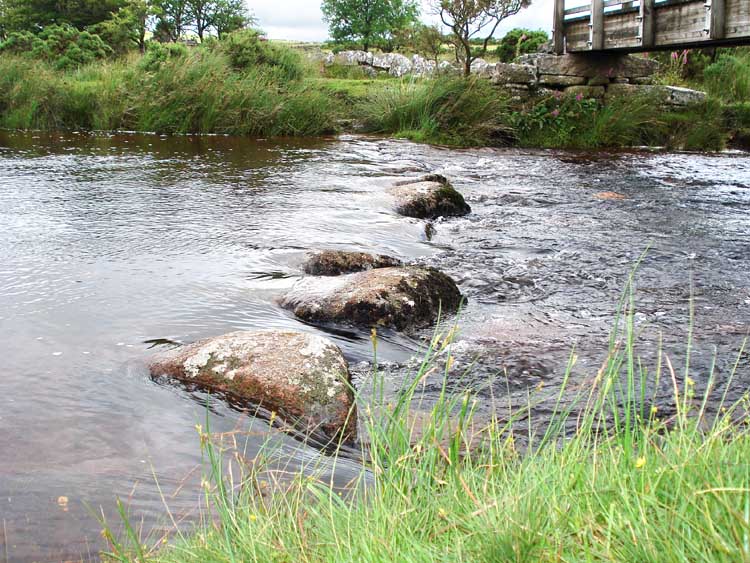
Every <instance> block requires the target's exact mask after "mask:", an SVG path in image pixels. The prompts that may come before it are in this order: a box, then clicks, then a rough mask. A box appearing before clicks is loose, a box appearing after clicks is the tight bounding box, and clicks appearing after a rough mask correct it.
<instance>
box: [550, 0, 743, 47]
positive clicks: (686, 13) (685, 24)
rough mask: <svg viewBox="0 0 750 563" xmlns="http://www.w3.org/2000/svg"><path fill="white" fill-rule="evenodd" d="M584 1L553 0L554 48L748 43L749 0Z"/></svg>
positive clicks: (706, 45) (702, 45)
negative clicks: (571, 5) (571, 2)
mask: <svg viewBox="0 0 750 563" xmlns="http://www.w3.org/2000/svg"><path fill="white" fill-rule="evenodd" d="M584 1H586V0H581V1H580V2H578V4H579V5H577V6H574V7H571V8H568V9H566V7H565V4H566V1H565V0H555V18H554V40H553V41H554V49H555V52H556V53H557V54H562V53H564V52H569V53H572V52H582V51H610V50H611V51H621V52H637V51H649V50H660V49H661V50H664V49H674V50H676V49H682V48H692V47H711V46H720V45H743V44H750V0H590V1H589V2H586V3H585V4H582V2H584Z"/></svg>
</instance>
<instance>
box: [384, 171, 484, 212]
mask: <svg viewBox="0 0 750 563" xmlns="http://www.w3.org/2000/svg"><path fill="white" fill-rule="evenodd" d="M389 193H390V194H391V195H393V196H394V197H395V198H396V211H397V212H398V213H399V214H401V215H404V216H405V217H414V218H416V219H436V218H438V217H457V216H461V215H467V214H469V213H471V207H470V206H469V204H468V203H466V200H464V197H463V196H462V195H461V194H460V193H459V192H458V191H456V189H455V188H454V187H453V186H452V185H451V183H450V182H449V181H448V179H447V178H445V176H441V175H440V174H428V175H426V176H422V177H420V178H414V179H411V180H402V181H400V182H397V183H396V184H395V185H394V186H393V187H392V188H390V189H389Z"/></svg>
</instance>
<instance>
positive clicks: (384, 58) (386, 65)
mask: <svg viewBox="0 0 750 563" xmlns="http://www.w3.org/2000/svg"><path fill="white" fill-rule="evenodd" d="M371 65H372V66H373V67H374V68H376V69H377V70H382V71H386V72H388V74H390V75H391V76H395V77H397V78H400V77H401V76H404V75H406V74H409V73H410V72H411V71H412V70H413V68H414V65H413V63H412V61H411V59H410V58H408V57H405V56H404V55H400V54H398V53H386V54H383V55H376V56H374V57H373V59H372V63H371Z"/></svg>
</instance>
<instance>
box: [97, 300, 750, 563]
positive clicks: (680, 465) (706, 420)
mask: <svg viewBox="0 0 750 563" xmlns="http://www.w3.org/2000/svg"><path fill="white" fill-rule="evenodd" d="M620 326H622V327H624V328H623V329H622V330H621V331H620V332H619V333H617V334H614V335H613V338H612V346H611V349H610V351H609V354H608V356H607V359H606V362H605V363H604V365H603V366H602V368H601V370H600V371H599V372H598V373H597V374H592V377H591V379H590V381H589V382H588V383H587V384H586V385H585V388H582V389H581V390H580V392H579V393H578V394H577V396H578V399H577V401H576V402H575V403H574V404H572V405H571V403H569V402H568V401H565V400H559V401H558V402H557V406H556V407H555V409H554V415H553V416H552V418H551V420H549V422H548V424H546V425H537V424H536V423H534V422H533V420H530V419H528V416H529V413H530V410H531V408H530V409H527V410H522V411H518V412H515V413H504V415H503V416H504V417H505V419H504V420H502V421H501V420H500V419H493V420H492V421H490V422H489V423H488V424H486V425H484V426H483V427H482V428H477V424H476V421H474V420H473V418H474V410H475V408H476V406H477V404H476V399H475V398H474V397H472V395H471V394H470V393H466V394H463V395H460V396H457V397H448V396H443V397H442V398H441V399H440V400H439V401H438V402H437V404H436V406H435V407H434V408H433V409H432V412H431V413H430V417H429V421H430V422H429V423H428V424H427V425H426V426H424V427H421V428H420V430H419V431H417V430H416V427H415V425H414V419H413V418H412V417H411V416H410V414H409V413H410V411H411V407H412V406H413V403H414V402H415V401H416V400H418V399H417V396H418V389H419V386H420V381H421V380H422V379H423V377H425V375H426V374H427V373H428V372H430V370H432V369H433V367H434V365H435V360H436V358H437V357H438V356H445V355H450V348H451V339H450V335H449V334H442V335H438V336H436V337H435V338H434V339H433V341H432V343H431V346H430V349H429V350H428V351H427V353H426V355H425V361H424V363H423V365H422V366H421V367H420V368H419V370H418V372H417V373H416V374H415V378H414V384H413V385H412V386H411V387H410V388H409V389H406V390H404V391H403V392H402V394H401V395H400V397H399V399H398V400H397V401H396V402H395V403H394V404H391V405H379V406H374V407H372V408H370V409H366V412H365V413H364V414H363V415H362V417H361V418H362V419H363V421H364V423H365V425H366V432H367V435H369V437H370V438H369V447H367V448H366V450H365V452H364V453H363V454H362V457H363V459H362V462H363V465H364V467H365V468H366V469H363V471H362V474H361V476H360V480H359V481H358V482H355V483H353V488H354V489H356V490H357V491H358V492H357V493H356V494H355V495H353V496H352V497H350V498H347V496H346V495H344V496H343V497H342V496H341V495H340V494H337V493H336V492H334V491H333V490H332V489H331V487H330V486H329V484H328V483H326V482H319V481H318V480H316V479H314V478H311V477H309V476H308V477H304V476H302V475H299V476H297V477H295V478H293V479H291V480H290V481H289V482H286V483H285V484H284V485H278V486H277V488H276V493H275V494H268V488H267V485H268V483H267V479H268V475H267V474H266V473H265V471H264V469H265V465H264V461H263V460H262V459H261V458H257V459H255V460H252V461H249V462H247V463H243V464H242V470H243V471H242V473H241V474H238V473H237V468H236V466H235V471H234V472H228V471H227V470H226V465H224V464H223V462H222V457H223V456H222V452H221V451H220V448H219V446H218V445H217V444H216V443H215V442H214V441H213V440H212V437H211V436H210V434H208V433H201V444H202V446H203V448H204V453H205V454H206V477H205V488H206V503H207V506H206V514H207V516H206V521H205V522H204V523H203V524H202V525H200V526H199V527H198V528H197V529H196V530H194V531H192V532H190V533H187V534H186V535H180V534H178V535H176V536H174V537H172V538H171V539H170V543H169V545H168V546H166V547H165V546H163V545H162V544H161V542H157V543H158V546H157V547H156V548H154V549H150V548H149V546H148V544H144V543H141V542H140V540H139V538H138V537H137V536H136V534H135V533H134V532H132V530H131V533H130V535H128V534H126V535H125V538H124V539H123V540H122V541H120V540H115V539H114V536H113V535H112V534H110V539H112V553H111V555H110V558H111V559H112V560H117V561H133V560H137V561H143V562H145V561H151V562H158V563H171V562H174V563H177V562H179V563H185V562H196V563H198V562H200V563H204V562H205V563H207V562H229V561H243V562H254V561H257V562H268V561H275V562H298V561H300V562H311V563H312V562H315V563H329V562H339V561H340V562H351V561H373V562H375V561H383V562H386V561H388V562H390V561H403V562H425V563H426V562H433V561H446V562H447V561H456V562H458V561H467V562H469V561H470V562H474V563H476V562H486V563H499V562H519V563H520V562H529V563H531V562H538V561H567V562H585V561H591V562H593V561H610V562H613V563H614V562H624V561H627V562H631V561H632V562H636V561H637V562H639V563H641V562H650V561H651V562H659V563H664V562H673V561H674V562H678V561H679V562H695V561H712V562H713V561H716V562H727V563H729V562H738V561H750V461H749V460H750V436H748V434H747V425H746V424H745V422H747V418H746V417H747V411H746V409H747V404H746V402H744V403H742V404H739V405H728V404H724V399H723V398H722V396H725V395H724V394H725V390H724V388H722V387H719V386H717V385H716V380H715V374H713V373H706V374H702V375H704V376H705V377H706V380H705V381H703V380H702V382H703V383H705V382H706V381H707V390H706V395H705V396H697V395H696V392H695V383H694V382H693V380H692V379H690V378H689V377H688V376H687V375H685V374H688V373H690V370H689V369H688V367H687V366H680V367H678V366H672V364H671V362H670V361H669V359H668V358H667V357H666V356H665V355H660V359H659V361H658V363H657V365H655V366H652V367H651V369H650V370H648V371H647V370H646V368H645V367H644V366H643V365H642V364H641V362H640V361H639V359H638V358H637V356H636V354H635V339H636V336H635V329H634V325H633V315H632V311H629V312H628V313H627V314H626V315H625V316H624V318H623V319H622V322H621V323H620ZM573 362H574V359H571V365H572V364H573ZM736 368H737V366H735V369H736ZM567 380H568V378H567V376H566V378H565V381H567ZM659 380H661V381H662V382H666V383H667V386H668V387H669V388H671V389H672V394H673V397H672V400H671V402H669V403H668V404H665V403H664V402H663V401H662V402H661V403H658V404H657V403H656V401H655V400H654V398H653V397H652V394H651V393H652V391H651V390H652V389H653V388H654V385H655V386H656V387H658V386H659V385H658V382H659ZM726 385H727V388H728V386H730V385H731V378H730V380H729V381H728V382H727V384H726ZM569 391H572V390H566V389H565V384H564V385H563V388H562V389H561V390H560V392H559V393H560V395H559V396H560V397H561V398H562V397H564V396H567V395H568V392H569ZM709 397H710V401H709ZM533 403H534V398H533V397H532V398H530V401H529V404H530V407H531V406H532V405H533ZM709 404H710V405H711V408H710V409H709V408H708V407H707V405H709ZM709 411H711V412H712V413H715V414H709ZM373 413H377V414H373ZM566 427H567V430H563V429H564V428H566ZM571 428H574V430H572V431H571ZM524 429H525V430H524ZM529 434H531V436H532V437H531V439H530V440H525V439H524V440H523V442H522V441H521V440H519V438H520V437H521V436H525V437H528V435H529ZM522 443H530V444H531V445H530V446H522V445H521V444H522ZM366 474H367V475H366Z"/></svg>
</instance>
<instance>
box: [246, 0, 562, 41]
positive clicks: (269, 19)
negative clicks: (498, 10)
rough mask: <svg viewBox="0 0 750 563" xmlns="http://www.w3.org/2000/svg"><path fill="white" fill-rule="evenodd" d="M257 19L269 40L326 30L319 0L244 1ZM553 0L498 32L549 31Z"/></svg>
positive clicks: (541, 1)
mask: <svg viewBox="0 0 750 563" xmlns="http://www.w3.org/2000/svg"><path fill="white" fill-rule="evenodd" d="M246 1H247V3H248V5H249V6H250V9H251V10H252V11H253V12H254V13H255V16H256V17H257V18H258V23H259V24H260V27H261V28H263V30H265V32H266V33H267V34H268V36H269V37H270V38H271V39H294V40H297V41H323V40H325V39H326V38H327V37H328V30H327V26H326V24H325V22H324V21H323V15H322V14H321V12H320V2H321V0H246ZM423 3H424V4H425V6H424V9H423V19H424V20H425V21H428V22H434V23H437V22H435V21H434V20H431V19H430V16H429V9H428V6H427V4H428V3H427V1H426V0H424V2H423ZM552 3H553V0H532V4H531V7H529V8H526V9H525V10H523V11H522V12H521V13H520V14H518V15H516V16H514V17H512V18H508V19H507V20H506V21H504V22H503V23H502V24H501V27H500V28H499V32H498V35H499V36H501V37H502V35H503V34H504V33H505V32H506V31H508V30H509V29H512V28H514V27H526V28H530V29H543V30H544V31H547V32H550V31H551V30H552Z"/></svg>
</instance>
